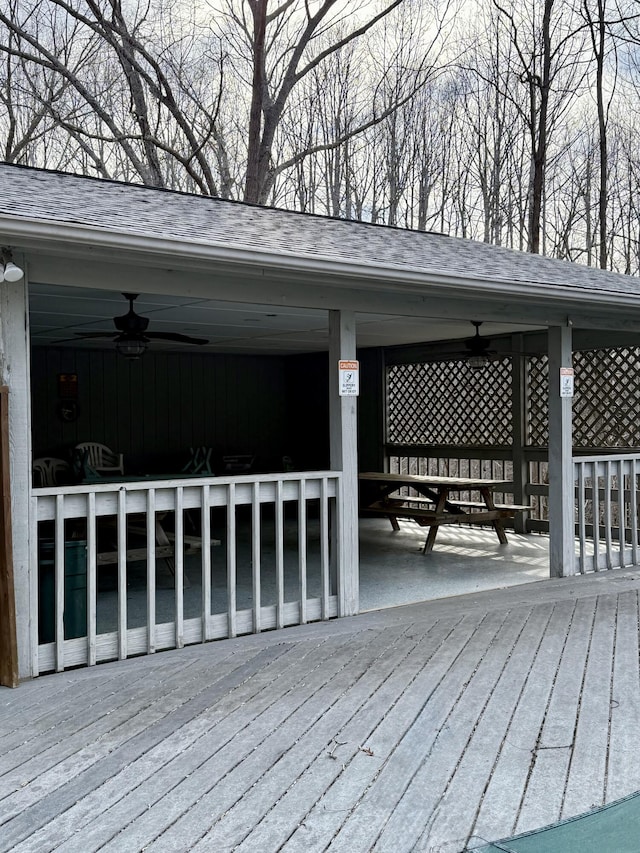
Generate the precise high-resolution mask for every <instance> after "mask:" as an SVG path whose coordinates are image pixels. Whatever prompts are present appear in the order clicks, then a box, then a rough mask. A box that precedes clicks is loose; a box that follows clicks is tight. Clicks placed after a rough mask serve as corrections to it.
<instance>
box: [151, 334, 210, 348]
mask: <svg viewBox="0 0 640 853" xmlns="http://www.w3.org/2000/svg"><path fill="white" fill-rule="evenodd" d="M144 334H145V337H147V338H156V339H157V340H161V341H177V342H179V343H183V344H195V345H196V346H203V345H204V344H208V343H209V341H208V340H206V339H205V338H191V337H189V335H180V334H178V332H145V333H144Z"/></svg>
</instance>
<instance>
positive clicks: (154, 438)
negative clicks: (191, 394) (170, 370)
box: [137, 352, 162, 453]
mask: <svg viewBox="0 0 640 853" xmlns="http://www.w3.org/2000/svg"><path fill="white" fill-rule="evenodd" d="M158 355H159V353H153V352H147V353H145V355H144V356H143V357H142V359H141V360H140V361H139V362H138V365H137V366H138V367H139V369H140V371H141V373H142V397H141V400H140V406H141V410H142V411H141V417H142V435H143V440H144V447H143V448H142V452H143V453H146V452H147V448H149V447H153V448H156V447H158V444H159V442H158V421H159V420H160V418H159V417H158V414H157V412H156V397H157V391H158V388H159V387H160V386H161V385H162V378H161V376H159V369H158V368H159V365H160V359H159V358H158ZM149 356H150V357H149Z"/></svg>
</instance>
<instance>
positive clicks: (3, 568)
mask: <svg viewBox="0 0 640 853" xmlns="http://www.w3.org/2000/svg"><path fill="white" fill-rule="evenodd" d="M0 480H1V482H2V503H1V509H0V684H1V685H2V686H3V687H16V686H17V684H18V637H17V634H16V600H15V589H14V586H13V540H12V537H11V476H10V473H9V389H8V388H7V387H6V385H3V386H1V387H0Z"/></svg>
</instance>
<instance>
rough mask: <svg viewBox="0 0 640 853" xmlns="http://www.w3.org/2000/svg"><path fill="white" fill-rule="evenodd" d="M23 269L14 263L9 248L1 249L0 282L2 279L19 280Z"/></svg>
mask: <svg viewBox="0 0 640 853" xmlns="http://www.w3.org/2000/svg"><path fill="white" fill-rule="evenodd" d="M23 275H24V271H23V270H22V269H21V268H20V267H19V266H17V264H14V262H13V255H12V254H11V249H6V248H3V249H2V261H1V262H0V282H2V281H11V282H13V281H20V279H21V278H22V276H23Z"/></svg>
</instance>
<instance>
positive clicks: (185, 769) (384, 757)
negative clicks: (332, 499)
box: [0, 571, 640, 853]
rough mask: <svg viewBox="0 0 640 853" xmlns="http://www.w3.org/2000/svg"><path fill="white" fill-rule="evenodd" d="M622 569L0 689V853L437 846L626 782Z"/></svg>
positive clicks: (629, 752) (637, 681) (633, 752)
mask: <svg viewBox="0 0 640 853" xmlns="http://www.w3.org/2000/svg"><path fill="white" fill-rule="evenodd" d="M639 591H640V572H630V571H624V572H621V571H615V572H609V573H608V574H607V575H595V576H589V577H579V578H572V579H565V580H553V581H543V582H539V583H536V584H531V585H525V586H518V587H513V588H511V589H508V590H502V591H496V592H485V593H479V594H477V595H473V596H465V597H464V598H452V599H447V600H442V601H436V602H429V603H425V604H420V605H411V606H408V607H399V608H394V609H392V610H387V611H381V612H377V613H369V614H364V615H362V616H358V617H353V618H350V619H343V620H339V621H333V622H330V623H320V624H316V625H307V626H301V627H296V628H291V629H287V630H284V631H280V632H270V633H266V634H263V635H258V636H255V635H254V636H249V637H243V638H239V639H235V640H226V641H221V642H217V643H209V644H207V645H202V646H191V647H189V648H187V649H182V650H180V651H171V652H164V653H162V654H157V655H154V656H149V657H143V658H138V659H133V660H128V661H124V662H122V663H118V664H104V665H101V666H99V667H96V668H93V669H82V670H76V671H68V672H64V673H61V674H58V675H51V676H44V677H41V678H40V679H38V680H36V681H33V682H30V683H26V684H23V685H21V686H20V687H19V688H17V689H16V690H9V689H7V688H4V689H0V720H1V726H0V850H1V851H13V853H18V851H20V853H26V851H34V853H36V851H37V853H44V851H53V850H55V851H56V853H90V851H97V850H100V851H113V853H116V851H117V853H130V851H139V850H140V851H141V850H146V851H154V853H160V851H162V852H163V853H164V851H194V853H205V851H211V853H225V851H231V850H234V851H245V853H249V852H250V853H255V851H260V853H275V851H280V850H283V851H286V853H298V851H301V853H313V852H314V851H324V850H329V849H330V850H332V851H344V853H358V851H373V850H375V851H383V853H403V851H406V852H407V853H409V851H416V853H427V852H428V853H454V852H455V851H461V850H463V849H464V848H465V847H466V846H467V844H470V845H471V844H480V842H481V841H482V840H484V839H486V840H493V839H496V838H500V837H504V836H507V835H509V834H510V833H512V832H514V831H522V830H526V829H530V828H533V827H536V826H540V825H542V824H546V823H549V822H551V821H554V820H556V819H558V818H560V817H566V816H569V815H573V814H577V813H580V812H582V811H584V810H586V809H589V808H590V807H592V806H593V805H599V804H602V803H605V802H609V801H611V800H614V799H616V798H618V797H621V796H624V795H626V794H629V793H631V792H633V791H635V790H637V789H640V764H639V763H638V761H637V760H636V759H637V733H638V730H639V727H640V678H639V668H638V653H639V636H638V622H639V619H638V616H639Z"/></svg>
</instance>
